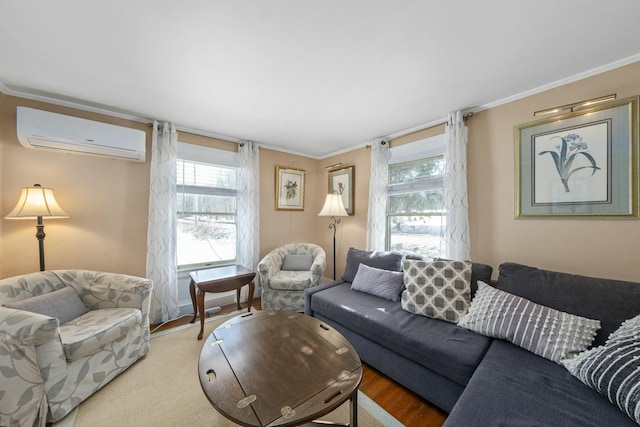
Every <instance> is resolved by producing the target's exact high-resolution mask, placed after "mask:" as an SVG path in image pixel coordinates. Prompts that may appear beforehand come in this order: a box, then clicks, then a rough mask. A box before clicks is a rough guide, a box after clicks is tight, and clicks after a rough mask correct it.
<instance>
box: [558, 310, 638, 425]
mask: <svg viewBox="0 0 640 427" xmlns="http://www.w3.org/2000/svg"><path fill="white" fill-rule="evenodd" d="M563 363H564V365H565V366H566V368H567V369H568V370H569V372H571V373H572V374H573V375H575V376H576V377H577V378H578V379H579V380H580V381H582V382H583V383H585V384H586V385H588V386H589V387H591V388H593V389H594V390H596V391H597V392H598V393H600V394H602V395H603V396H605V397H606V398H607V399H609V401H610V402H611V403H613V404H614V405H617V406H618V407H619V408H620V410H621V411H622V412H624V413H625V414H627V415H628V416H629V417H631V419H633V420H635V421H636V422H637V423H638V424H640V316H636V317H634V318H633V319H629V320H627V321H625V322H623V323H622V326H620V328H619V329H618V330H617V331H615V332H614V333H612V334H611V336H609V339H608V340H607V343H606V344H605V345H603V346H600V347H596V348H592V349H590V350H587V351H585V352H583V353H580V354H579V355H578V356H576V357H575V358H573V359H569V360H564V361H563Z"/></svg>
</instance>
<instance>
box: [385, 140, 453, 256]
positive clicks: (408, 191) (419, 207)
mask: <svg viewBox="0 0 640 427" xmlns="http://www.w3.org/2000/svg"><path fill="white" fill-rule="evenodd" d="M403 147H404V148H403ZM391 156H392V157H391V164H390V165H389V181H388V182H389V185H388V187H387V192H388V200H387V242H386V246H387V250H393V251H398V252H401V253H408V252H412V253H418V254H421V255H428V256H432V257H435V256H440V251H441V246H442V241H443V232H444V225H445V220H446V216H445V215H444V197H443V196H444V180H443V176H444V138H443V137H442V136H438V137H434V138H429V139H426V140H422V141H417V142H415V143H412V144H406V145H404V146H400V147H394V148H392V149H391Z"/></svg>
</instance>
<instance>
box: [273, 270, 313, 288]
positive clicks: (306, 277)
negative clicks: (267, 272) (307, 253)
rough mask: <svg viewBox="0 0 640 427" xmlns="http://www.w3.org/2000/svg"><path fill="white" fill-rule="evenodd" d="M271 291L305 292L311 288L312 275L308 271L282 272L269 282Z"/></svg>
mask: <svg viewBox="0 0 640 427" xmlns="http://www.w3.org/2000/svg"><path fill="white" fill-rule="evenodd" d="M269 285H270V287H271V289H275V290H279V291H304V290H305V289H307V288H308V287H310V286H311V273H310V272H309V270H307V271H285V270H280V271H278V272H277V273H276V274H274V275H273V276H271V280H270V281H269Z"/></svg>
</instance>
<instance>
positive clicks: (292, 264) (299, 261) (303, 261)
mask: <svg viewBox="0 0 640 427" xmlns="http://www.w3.org/2000/svg"><path fill="white" fill-rule="evenodd" d="M311 264H313V255H311V254H303V255H294V254H286V255H285V256H284V259H283V260H282V267H280V269H281V270H287V271H309V270H311Z"/></svg>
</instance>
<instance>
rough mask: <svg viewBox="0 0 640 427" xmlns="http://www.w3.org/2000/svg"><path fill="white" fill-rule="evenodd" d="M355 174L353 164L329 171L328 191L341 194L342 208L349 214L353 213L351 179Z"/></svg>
mask: <svg viewBox="0 0 640 427" xmlns="http://www.w3.org/2000/svg"><path fill="white" fill-rule="evenodd" d="M354 174H355V166H347V167H344V168H340V169H335V170H332V171H329V193H330V194H341V195H342V203H343V204H344V209H345V210H346V211H347V213H348V214H349V215H353V213H354V212H355V208H354V205H353V201H354V188H353V180H354Z"/></svg>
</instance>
